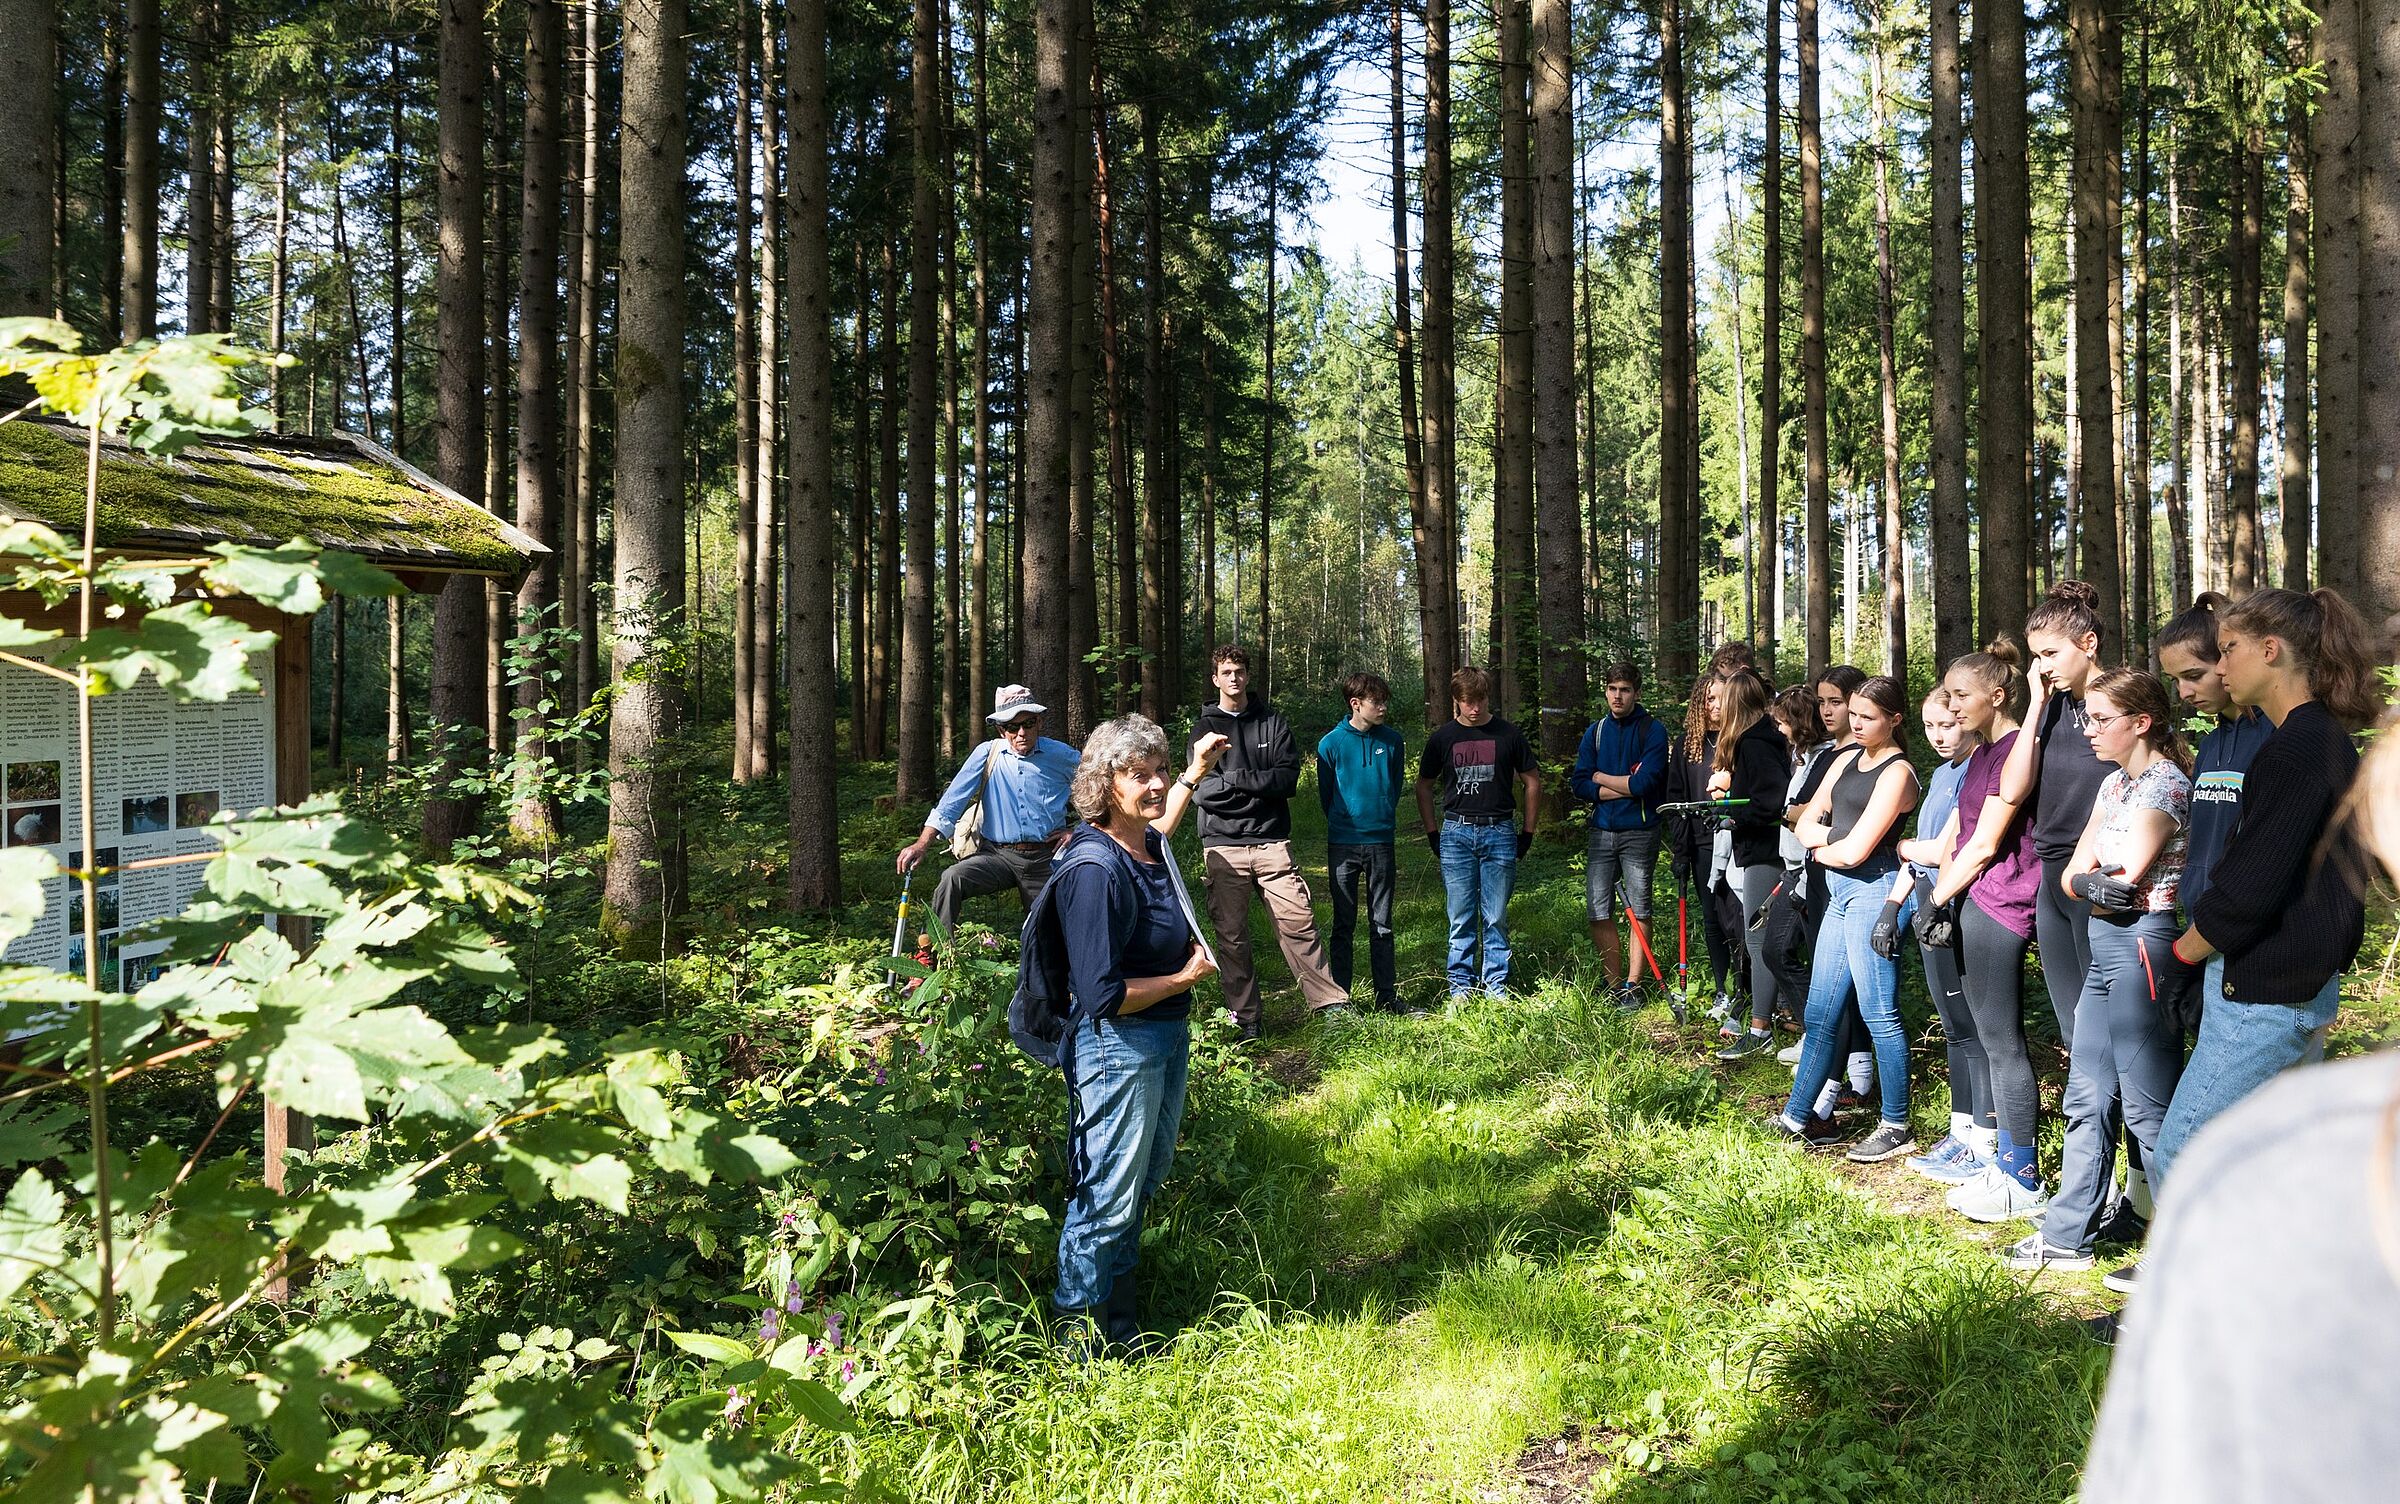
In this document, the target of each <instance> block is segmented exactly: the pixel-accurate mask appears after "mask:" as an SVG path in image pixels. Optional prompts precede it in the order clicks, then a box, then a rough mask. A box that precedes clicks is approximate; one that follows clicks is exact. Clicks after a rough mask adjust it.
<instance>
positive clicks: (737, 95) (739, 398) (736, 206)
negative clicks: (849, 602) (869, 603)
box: [730, 4, 766, 784]
mask: <svg viewBox="0 0 2400 1504" xmlns="http://www.w3.org/2000/svg"><path fill="white" fill-rule="evenodd" d="M742 8H743V7H741V6H740V5H738V4H737V5H736V7H735V11H734V26H733V120H732V122H731V124H730V132H731V135H732V137H733V184H732V187H733V287H732V289H731V291H732V294H733V514H734V520H733V781H734V782H735V783H737V784H746V783H748V782H750V780H751V776H752V774H751V762H752V757H751V743H752V739H753V738H754V737H755V736H756V735H757V729H756V728H754V727H753V726H752V725H751V724H750V681H751V678H752V677H753V676H754V675H755V674H757V673H758V672H759V668H758V665H757V661H756V659H755V658H754V657H753V656H752V652H753V643H754V640H755V639H754V637H753V632H752V628H753V625H754V621H755V618H756V616H757V613H758V578H759V571H760V562H759V557H758V510H759V507H760V506H761V505H762V504H764V501H765V494H766V488H765V484H764V483H763V482H762V480H761V479H760V476H759V471H758V371H759V366H758V283H757V280H756V277H755V275H754V273H753V271H752V264H753V260H754V258H755V256H756V254H757V242H758V228H757V226H758V219H757V209H756V206H755V205H754V203H753V202H752V199H751V193H752V191H753V189H754V187H755V178H754V172H753V167H752V163H751V156H750V153H751V134H750V28H749V27H748V26H747V25H745V24H743V23H744V17H743V16H742V14H741V11H742Z"/></svg>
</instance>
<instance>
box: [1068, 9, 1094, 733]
mask: <svg viewBox="0 0 2400 1504" xmlns="http://www.w3.org/2000/svg"><path fill="white" fill-rule="evenodd" d="M1074 6H1075V28H1074V47H1075V56H1074V60H1073V63H1074V65H1073V75H1074V76H1073V80H1072V88H1073V91H1074V92H1073V105H1074V119H1075V164H1074V183H1075V219H1074V224H1075V230H1074V234H1075V243H1074V256H1073V260H1072V262H1071V263H1070V264H1071V265H1072V267H1073V273H1072V277H1073V282H1072V286H1071V288H1070V292H1071V296H1070V298H1069V299H1068V306H1069V307H1071V308H1072V309H1073V310H1074V312H1073V315H1072V316H1073V319H1074V342H1073V344H1072V346H1071V347H1070V352H1069V364H1068V374H1069V377H1070V379H1069V381H1068V385H1067V394H1068V402H1067V410H1068V416H1067V422H1068V429H1067V432H1068V445H1067V601H1068V615H1067V652H1068V655H1069V658H1070V660H1071V662H1070V667H1071V669H1072V670H1073V674H1072V677H1071V678H1070V679H1069V680H1068V682H1067V733H1068V739H1069V740H1071V741H1074V742H1078V743H1080V742H1081V741H1082V740H1083V739H1084V738H1085V737H1086V736H1088V735H1090V734H1091V730H1092V727H1094V726H1096V725H1098V724H1099V722H1100V672H1099V664H1098V662H1097V661H1096V657H1095V650H1096V649H1097V648H1098V647H1099V646H1100V578H1099V568H1098V562H1097V553H1098V548H1099V518H1098V515H1097V505H1096V498H1095V495H1094V489H1095V488H1094V485H1093V474H1092V378H1093V375H1094V374H1095V372H1094V368H1095V367H1096V366H1097V365H1098V364H1099V360H1100V352H1099V331H1098V322H1099V321H1098V317H1097V316H1098V313H1099V310H1098V309H1097V308H1096V307H1094V306H1093V302H1092V279H1093V266H1092V249H1093V245H1092V178H1093V167H1094V163H1093V160H1092V127H1093V117H1092V108H1093V101H1094V99H1095V98H1096V97H1097V95H1098V93H1099V89H1098V87H1097V85H1098V82H1099V69H1100V61H1099V51H1100V48H1099V42H1098V40H1097V37H1096V29H1095V22H1094V20H1093V15H1092V4H1091V0H1074Z"/></svg>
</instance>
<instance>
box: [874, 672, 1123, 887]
mask: <svg viewBox="0 0 2400 1504" xmlns="http://www.w3.org/2000/svg"><path fill="white" fill-rule="evenodd" d="M1044 709H1045V707H1044V706H1043V705H1042V704H1041V702H1040V701H1038V700H1036V699H1034V697H1033V691H1032V690H1030V689H1027V688H1026V687H1025V686H1024V685H1022V684H1009V685H1004V686H1002V688H1001V690H1000V692H999V693H998V694H997V695H995V696H993V704H992V713H991V714H990V715H989V716H988V717H986V719H988V720H990V721H991V722H992V723H993V724H994V725H995V726H997V727H999V728H1000V734H999V735H998V736H996V737H994V738H992V739H991V740H990V741H987V742H985V743H983V744H982V745H981V746H978V747H977V748H976V749H975V750H974V751H973V752H970V753H969V754H967V760H966V762H965V763H964V764H962V765H961V766H960V767H959V770H958V776H957V777H955V778H953V779H951V780H950V787H949V788H947V789H945V790H944V791H943V792H942V797H941V799H940V800H939V801H937V802H936V803H935V804H934V806H933V813H932V814H930V815H928V816H926V817H925V828H924V830H923V831H921V832H919V833H918V836H917V838H916V840H914V841H912V842H910V843H909V844H908V845H906V846H903V847H901V848H900V857H899V862H898V864H897V865H898V866H899V869H900V870H901V871H902V872H908V871H911V870H913V869H914V868H915V867H916V865H917V863H919V862H921V861H923V860H925V853H926V852H928V851H930V850H932V849H933V843H934V842H935V841H937V840H948V839H950V838H951V836H952V835H953V834H954V833H955V832H956V831H957V829H958V823H959V821H960V820H961V819H963V818H965V816H966V814H967V811H968V810H969V808H971V807H978V806H979V807H980V808H981V811H982V823H981V828H980V829H979V830H977V831H976V833H975V844H976V846H977V848H978V849H977V850H976V851H975V852H974V854H973V855H970V856H963V857H961V858H959V860H957V861H955V862H952V863H951V864H950V866H949V868H948V870H946V871H944V872H943V873H942V880H941V881H940V882H939V883H937V884H935V885H934V889H933V912H934V913H935V914H936V915H938V916H939V917H940V919H941V921H942V924H943V925H944V926H945V927H948V926H953V925H956V924H957V923H958V907H959V905H960V904H962V903H964V902H966V901H967V900H968V899H970V898H973V897H974V896H976V895H977V894H979V893H998V892H1001V891H1002V890H1004V889H1006V888H1008V887H1010V886H1012V885H1013V886H1014V887H1015V888H1016V890H1017V893H1018V895H1019V896H1020V897H1022V898H1023V899H1024V901H1025V906H1026V907H1027V908H1031V907H1033V901H1034V899H1035V898H1036V897H1038V896H1040V894H1041V891H1042V887H1043V885H1044V884H1045V883H1047V882H1049V881H1050V857H1051V853H1052V852H1054V851H1055V850H1056V849H1057V847H1058V843H1059V842H1060V841H1062V840H1064V839H1066V835H1067V825H1068V817H1067V793H1068V791H1069V789H1070V788H1072V787H1073V785H1074V782H1075V768H1076V765H1077V764H1078V763H1080V762H1081V761H1082V760H1083V759H1082V755H1081V754H1080V753H1078V752H1077V751H1076V750H1075V749H1074V748H1073V747H1070V746H1068V745H1067V744H1066V743H1065V742H1061V741H1053V740H1051V739H1050V738H1049V737H1046V736H1044V735H1042V712H1043V710H1044Z"/></svg>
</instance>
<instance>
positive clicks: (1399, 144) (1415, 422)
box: [1201, 0, 1506, 726]
mask: <svg viewBox="0 0 2400 1504" xmlns="http://www.w3.org/2000/svg"><path fill="white" fill-rule="evenodd" d="M1406 16H1407V0H1392V12H1391V43H1392V343H1393V347H1394V352H1395V354H1396V355H1397V356H1398V365H1399V375H1400V453H1401V461H1402V465H1403V468H1404V471H1405V475H1406V480H1407V484H1408V520H1409V533H1410V544H1411V551H1412V553H1413V555H1414V557H1415V559H1416V565H1417V567H1416V576H1417V637H1418V641H1419V643H1420V644H1421V646H1422V649H1423V651H1422V653H1421V655H1420V657H1421V661H1422V665H1423V668H1424V670H1425V719H1426V721H1427V723H1428V724H1429V725H1435V726H1438V725H1440V724H1441V723H1442V721H1443V720H1445V719H1447V711H1448V708H1449V704H1450V689H1449V684H1450V672H1451V670H1452V668H1454V667H1455V666H1456V665H1455V664H1454V663H1453V662H1452V661H1451V658H1450V655H1449V652H1448V644H1447V641H1446V639H1445V638H1444V637H1443V635H1442V620H1443V617H1442V579H1443V575H1442V570H1441V559H1440V550H1439V547H1438V545H1437V543H1436V539H1437V538H1438V536H1439V531H1438V529H1436V527H1435V526H1434V523H1433V514H1432V510H1431V508H1430V507H1429V506H1428V504H1427V500H1426V493H1425V439H1424V420H1423V417H1422V415H1421V413H1420V412H1419V409H1418V404H1417V357H1416V352H1415V350H1414V349H1413V348H1412V344H1413V339H1414V336H1413V333H1412V331H1411V328H1410V324H1411V315H1410V312H1409V293H1408V119H1407V115H1406V112H1405V100H1406V97H1407V79H1408V72H1407V54H1406V50H1405V38H1406V33H1405V30H1404V22H1405V19H1406ZM1504 150H1505V149H1504ZM1502 191H1503V192H1504V193H1505V191H1506V189H1505V186H1504V187H1503V190H1502ZM1505 212H1506V211H1505V210H1503V213H1504V214H1505ZM1503 337H1504V338H1505V333H1504V335H1503ZM1201 351H1202V354H1201V369H1202V372H1203V373H1204V374H1203V376H1202V383H1201V388H1202V392H1203V394H1204V400H1206V397H1205V394H1206V393H1207V378H1206V375H1205V372H1206V370H1207V344H1206V342H1205V341H1203V343H1202V346H1201ZM1209 416H1210V421H1209V422H1208V424H1207V430H1206V440H1205V444H1204V450H1205V457H1206V465H1207V468H1206V469H1205V471H1204V472H1203V475H1202V487H1203V494H1204V495H1205V496H1206V497H1207V498H1208V502H1209V507H1208V510H1206V511H1204V512H1203V513H1202V514H1201V516H1202V518H1203V521H1202V523H1201V536H1202V538H1203V540H1204V542H1203V545H1202V547H1203V552H1202V555H1201V557H1202V559H1203V560H1204V564H1203V571H1204V574H1205V577H1206V582H1207V583H1206V587H1205V591H1204V594H1203V596H1202V600H1203V603H1204V609H1205V610H1206V611H1207V613H1208V627H1207V635H1208V637H1209V638H1210V640H1211V642H1212V643H1213V642H1214V640H1215V638H1216V547H1215V541H1214V540H1215V536H1216V535H1215V531H1214V528H1213V525H1212V522H1213V518H1214V517H1215V507H1214V500H1215V476H1216V425H1215V423H1214V421H1213V419H1214V408H1213V406H1212V407H1211V408H1210V409H1209Z"/></svg>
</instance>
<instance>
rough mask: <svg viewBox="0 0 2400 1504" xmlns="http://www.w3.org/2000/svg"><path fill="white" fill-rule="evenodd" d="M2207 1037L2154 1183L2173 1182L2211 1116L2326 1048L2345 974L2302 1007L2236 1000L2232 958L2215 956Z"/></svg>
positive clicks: (2206, 1006)
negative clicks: (2176, 1167) (2228, 962)
mask: <svg viewBox="0 0 2400 1504" xmlns="http://www.w3.org/2000/svg"><path fill="white" fill-rule="evenodd" d="M2202 986H2204V987H2205V988H2206V989H2207V990H2206V991H2204V992H2203V993H2201V998H2202V999H2203V1001H2202V1005H2201V1009H2200V1042H2199V1043H2198V1044H2197V1045H2195V1046H2193V1048H2192V1058H2191V1060H2190V1061H2189V1062H2187V1063H2186V1064H2185V1065H2184V1068H2183V1080H2182V1081H2180V1082H2179V1083H2177V1084H2176V1087H2175V1100H2174V1102H2173V1103H2172V1104H2171V1105H2170V1106H2169V1107H2168V1108H2167V1121H2166V1126H2164V1127H2162V1128H2161V1129H2159V1131H2158V1152H2157V1153H2156V1154H2155V1155H2153V1156H2152V1157H2151V1161H2150V1187H2151V1190H2152V1192H2153V1193H2155V1192H2156V1191H2157V1189H2158V1187H2160V1186H2162V1185H2164V1184H2166V1180H2167V1171H2168V1169H2169V1167H2170V1166H2172V1165H2173V1164H2174V1162H2175V1156H2176V1155H2178V1154H2180V1153H2182V1152H2183V1147H2184V1145H2186V1144H2188V1143H2190V1142H2191V1141H2192V1135H2193V1134H2195V1133H2198V1132H2199V1131H2200V1130H2201V1129H2202V1128H2204V1127H2206V1126H2207V1124H2208V1122H2209V1120H2210V1119H2211V1118H2214V1117H2215V1116H2216V1115H2217V1114H2219V1113H2221V1112H2223V1111H2225V1110H2226V1109H2227V1108H2230V1107H2231V1106H2233V1104H2235V1103H2236V1102H2239V1101H2240V1100H2242V1098H2244V1097H2246V1096H2248V1095H2250V1093H2252V1092H2254V1091H2256V1090H2258V1089H2259V1088H2260V1087H2262V1086H2264V1085H2266V1084H2267V1083H2268V1082H2269V1081H2272V1080H2274V1079H2275V1077H2277V1076H2278V1075H2280V1074H2282V1073H2283V1072H2284V1071H2287V1070H2289V1069H2291V1068H2292V1067H2293V1066H2295V1065H2300V1064H2303V1063H2305V1062H2307V1061H2310V1060H2314V1059H2317V1058H2318V1057H2320V1056H2322V1055H2323V1054H2324V1053H2325V1026H2326V1025H2327V1024H2330V1023H2332V1022H2333V1015H2334V1014H2335V1013H2337V1012H2339V1011H2340V1010H2341V1006H2342V979H2341V977H2340V976H2338V975H2337V976H2335V977H2334V978H2333V980H2332V981H2330V982H2327V983H2326V984H2325V986H2324V988H2323V989H2322V990H2320V991H2319V992H2318V993H2317V995H2316V996H2315V997H2312V998H2310V999H2309V1000H2308V1001H2307V1002H2305V1003H2302V1004H2301V1005H2300V1006H2298V1007H2296V1008H2294V1007H2288V1006H2286V1005H2284V1004H2282V1003H2237V1002H2231V1001H2228V1000H2227V998H2226V996H2225V958H2224V957H2223V956H2212V957H2210V958H2209V962H2208V978H2207V980H2206V981H2205V982H2203V983H2202Z"/></svg>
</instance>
